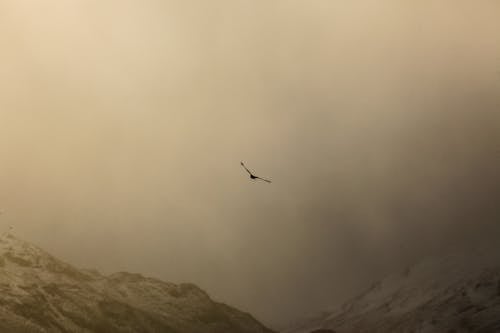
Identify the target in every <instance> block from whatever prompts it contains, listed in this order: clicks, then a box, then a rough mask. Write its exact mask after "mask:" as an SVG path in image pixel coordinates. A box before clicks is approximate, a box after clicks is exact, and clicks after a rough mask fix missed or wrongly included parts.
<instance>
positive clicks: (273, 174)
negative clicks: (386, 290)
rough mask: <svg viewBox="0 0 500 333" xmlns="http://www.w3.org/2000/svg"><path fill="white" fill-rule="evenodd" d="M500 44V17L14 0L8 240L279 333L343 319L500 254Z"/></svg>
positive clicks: (7, 16)
mask: <svg viewBox="0 0 500 333" xmlns="http://www.w3.org/2000/svg"><path fill="white" fill-rule="evenodd" d="M499 31H500V2H499V1H493V0H444V1H433V0H423V1H409V0H403V1H401V0H359V1H347V0H345V1H340V0H338V1H333V0H332V1H327V0H314V1H310V0H272V1H269V0H262V1H248V0H212V1H205V0H199V1H194V0H190V1H186V0H182V1H181V0H178V1H164V0H161V1H160V0H147V1H132V0H108V1H101V0H66V1H57V0H45V1H29V0H11V1H8V0H0V208H1V209H4V210H5V213H4V215H2V216H1V217H0V226H1V227H2V228H4V229H6V228H7V226H8V225H12V226H13V227H14V233H15V234H17V235H18V236H19V237H22V238H24V239H26V240H28V241H31V242H34V243H36V244H38V245H40V246H41V247H43V248H44V249H46V250H48V251H49V252H51V253H53V254H54V255H56V256H57V257H60V258H63V259H64V260H66V261H68V262H70V263H73V264H75V265H77V266H79V267H92V268H97V269H99V270H100V271H102V272H104V273H106V274H107V273H111V272H115V271H119V270H125V271H131V272H140V273H142V274H144V275H148V276H154V277H159V278H162V279H164V280H167V281H171V282H184V281H189V282H194V283H196V284H198V285H199V286H200V287H202V288H203V289H205V290H206V291H208V292H209V293H210V295H211V296H212V297H213V298H214V299H216V300H220V301H223V302H227V303H229V304H231V305H233V306H236V307H238V308H240V309H243V310H245V311H249V312H251V313H252V314H254V315H255V316H256V317H257V318H258V319H260V320H262V321H263V322H264V323H266V324H268V325H274V324H276V323H282V322H284V321H287V320H293V319H294V318H297V317H298V316H301V315H303V314H306V313H309V312H314V311H316V310H320V309H322V308H324V307H326V306H328V305H335V304H337V303H339V302H342V301H344V300H345V299H346V298H347V297H350V296H351V295H353V294H355V293H356V292H359V291H360V289H363V288H365V287H366V286H367V285H369V284H370V283H371V282H372V281H373V280H375V279H378V278H380V277H382V276H383V275H385V274H387V273H389V272H393V271H394V270H398V269H401V268H402V267H404V266H405V265H408V264H410V263H412V262H414V261H415V260H418V259H419V258H421V257H423V256H426V255H432V254H433V253H437V252H440V251H442V250H444V249H446V248H449V247H456V246H464V245H466V244H468V243H473V242H475V241H477V240H483V239H484V238H485V237H486V235H490V236H492V237H500V236H499V235H500V232H499V231H500V230H499V229H500V227H499V226H498V225H499V223H498V222H499V220H500V213H499V208H498V207H497V206H498V201H497V200H496V199H497V198H498V197H500V176H499V172H498V170H499V167H500V38H499ZM241 160H243V161H245V162H246V163H247V165H248V167H249V168H251V169H253V170H254V171H255V173H256V174H258V175H261V176H262V177H268V178H271V179H272V180H273V183H272V184H267V183H264V182H262V183H256V182H251V181H250V180H249V179H248V175H247V174H245V172H244V170H243V169H242V168H241V167H240V165H239V163H240V161H241Z"/></svg>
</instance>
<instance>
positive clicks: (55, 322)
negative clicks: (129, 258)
mask: <svg viewBox="0 0 500 333" xmlns="http://www.w3.org/2000/svg"><path fill="white" fill-rule="evenodd" d="M0 332H9V333H17V332H29V333H32V332H33V333H34V332H54V333H55V332H87V333H90V332H105V333H112V332H134V333H135V332H162V333H184V332H185V333H272V331H271V330H269V329H267V328H265V327H264V326H263V325H262V324H260V323H259V322H257V321H256V320H255V319H254V318H253V317H252V316H250V315H249V314H246V313H243V312H240V311H238V310H236V309H234V308H232V307H230V306H227V305H225V304H222V303H217V302H214V301H213V300H212V299H210V297H209V296H208V295H207V294H206V293H205V292H204V291H203V290H201V289H200V288H198V287H197V286H195V285H193V284H180V285H176V284H173V283H168V282H163V281H160V280H157V279H153V278H147V277H143V276H141V275H139V274H131V273H116V274H113V275H110V276H104V275H101V274H99V273H98V272H95V271H87V270H80V269H76V268H74V267H73V266H71V265H69V264H66V263H64V262H62V261H60V260H58V259H56V258H54V257H53V256H51V255H50V254H48V253H46V252H45V251H43V250H42V249H40V248H38V247H36V246H34V245H32V244H30V243H27V242H24V241H22V240H19V239H17V238H15V237H14V236H12V235H10V234H4V235H3V236H0Z"/></svg>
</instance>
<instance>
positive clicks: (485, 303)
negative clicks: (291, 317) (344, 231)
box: [285, 246, 500, 333]
mask: <svg viewBox="0 0 500 333" xmlns="http://www.w3.org/2000/svg"><path fill="white" fill-rule="evenodd" d="M319 328H329V329H332V330H334V331H335V332H337V333H351V332H357V333H362V332H367V333H368V332H369V333H377V332H380V333H387V332H422V333H424V332H425V333H431V332H436V333H452V332H453V333H460V332H484V333H490V332H491V333H493V332H500V251H498V247H496V248H493V249H492V248H491V247H489V248H488V247H486V246H485V247H483V248H481V249H476V250H474V251H471V252H468V253H461V254H455V255H448V256H444V257H441V258H433V259H429V260H426V261H423V262H421V263H420V264H417V265H415V266H412V267H409V268H408V269H406V270H405V271H404V272H402V273H400V274H397V275H393V276H389V277H387V278H386V279H384V280H382V281H380V282H379V283H377V284H375V285H373V286H372V287H371V288H370V289H368V290H367V291H366V292H364V293H362V294H361V295H359V296H358V297H356V298H354V299H352V300H350V301H348V302H346V303H345V304H344V305H343V306H342V307H340V308H338V309H337V310H335V311H333V312H329V313H323V314H320V315H318V316H317V317H316V318H313V319H310V320H306V321H305V322H302V323H300V324H295V325H294V327H292V328H291V329H289V330H286V331H285V332H286V333H309V332H311V331H314V330H315V329H319Z"/></svg>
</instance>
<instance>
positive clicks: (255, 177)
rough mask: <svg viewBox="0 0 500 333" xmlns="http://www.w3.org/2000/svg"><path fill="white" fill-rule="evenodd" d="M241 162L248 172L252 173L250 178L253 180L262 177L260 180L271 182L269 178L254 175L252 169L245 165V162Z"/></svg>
mask: <svg viewBox="0 0 500 333" xmlns="http://www.w3.org/2000/svg"><path fill="white" fill-rule="evenodd" d="M240 164H241V166H242V167H243V168H244V169H245V170H246V171H247V172H248V174H249V175H250V179H252V180H256V179H260V180H263V181H265V182H267V183H270V182H271V181H270V180H269V179H264V178H261V177H257V176H256V175H254V174H253V173H252V172H251V171H250V170H248V168H247V167H246V166H245V164H244V163H243V162H240Z"/></svg>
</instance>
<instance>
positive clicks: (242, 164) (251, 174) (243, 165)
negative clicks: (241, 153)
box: [240, 162, 253, 176]
mask: <svg viewBox="0 0 500 333" xmlns="http://www.w3.org/2000/svg"><path fill="white" fill-rule="evenodd" d="M240 164H241V166H242V167H243V168H245V170H246V171H247V172H248V174H249V175H250V176H253V173H252V172H251V171H250V170H248V168H247V167H246V166H245V164H244V163H243V162H240Z"/></svg>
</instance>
